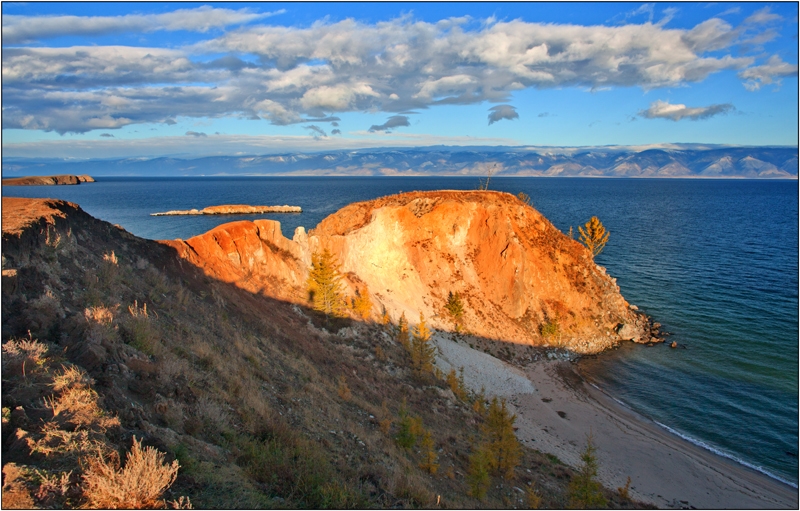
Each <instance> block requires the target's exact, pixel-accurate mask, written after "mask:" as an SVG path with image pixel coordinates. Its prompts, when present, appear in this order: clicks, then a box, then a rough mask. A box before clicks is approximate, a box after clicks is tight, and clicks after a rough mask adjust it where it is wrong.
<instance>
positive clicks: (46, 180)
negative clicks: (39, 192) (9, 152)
mask: <svg viewBox="0 0 800 511" xmlns="http://www.w3.org/2000/svg"><path fill="white" fill-rule="evenodd" d="M81 183H94V178H92V177H91V176H87V175H85V174H82V175H80V176H74V175H61V176H25V177H12V178H8V179H3V186H41V185H79V184H81Z"/></svg>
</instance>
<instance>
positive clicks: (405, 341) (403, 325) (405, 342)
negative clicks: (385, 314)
mask: <svg viewBox="0 0 800 511" xmlns="http://www.w3.org/2000/svg"><path fill="white" fill-rule="evenodd" d="M397 342H399V343H400V346H402V347H404V348H405V349H406V350H408V351H411V342H410V339H409V336H408V320H407V319H406V313H405V312H404V313H403V314H402V315H401V316H400V319H399V320H398V321H397Z"/></svg>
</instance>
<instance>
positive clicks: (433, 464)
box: [419, 430, 439, 475]
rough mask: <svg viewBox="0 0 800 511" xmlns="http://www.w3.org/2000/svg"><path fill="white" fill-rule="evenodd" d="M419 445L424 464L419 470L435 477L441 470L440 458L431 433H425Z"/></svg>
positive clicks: (421, 464)
mask: <svg viewBox="0 0 800 511" xmlns="http://www.w3.org/2000/svg"><path fill="white" fill-rule="evenodd" d="M419 445H420V447H421V448H422V463H420V465H419V468H421V469H422V470H425V471H426V472H428V473H429V474H431V475H435V474H436V471H437V470H439V456H438V455H437V454H436V449H435V447H436V445H435V443H434V441H433V435H431V432H430V431H427V430H425V431H423V433H422V440H421V441H420V443H419Z"/></svg>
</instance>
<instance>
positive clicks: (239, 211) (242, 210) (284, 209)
mask: <svg viewBox="0 0 800 511" xmlns="http://www.w3.org/2000/svg"><path fill="white" fill-rule="evenodd" d="M302 212H303V208H301V207H300V206H248V205H246V204H227V205H222V206H209V207H207V208H203V209H184V210H175V211H166V212H164V213H150V216H180V215H255V214H263V213H302Z"/></svg>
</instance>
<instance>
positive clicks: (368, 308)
mask: <svg viewBox="0 0 800 511" xmlns="http://www.w3.org/2000/svg"><path fill="white" fill-rule="evenodd" d="M353 311H354V312H355V313H356V314H358V315H359V316H360V317H361V319H364V320H366V319H369V317H370V315H371V314H372V300H370V299H369V289H367V286H366V285H364V287H363V288H362V289H356V297H355V298H354V299H353Z"/></svg>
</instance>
